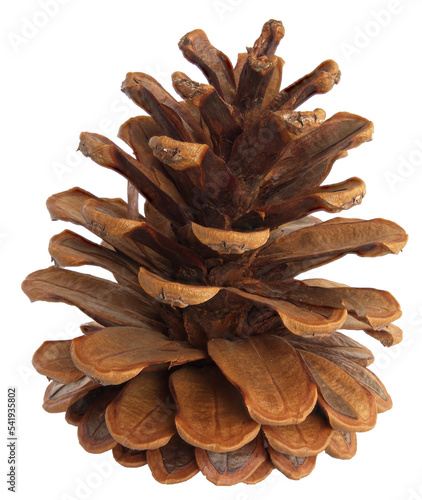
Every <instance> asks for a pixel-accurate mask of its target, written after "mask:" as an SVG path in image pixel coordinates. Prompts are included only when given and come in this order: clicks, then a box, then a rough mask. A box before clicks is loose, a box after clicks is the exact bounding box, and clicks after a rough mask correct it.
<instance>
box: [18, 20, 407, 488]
mask: <svg viewBox="0 0 422 500" xmlns="http://www.w3.org/2000/svg"><path fill="white" fill-rule="evenodd" d="M283 36H284V28H283V25H282V23H281V22H279V21H274V20H270V21H268V22H267V23H266V24H265V25H264V27H263V29H262V33H261V35H260V36H259V38H258V39H257V41H256V42H255V44H254V45H253V47H251V48H248V49H247V52H246V53H242V54H239V58H238V61H237V64H236V66H235V67H234V68H233V66H232V64H231V62H230V60H229V59H228V57H227V56H226V55H224V54H223V53H222V52H220V51H219V50H217V49H216V48H215V47H213V46H212V45H211V43H210V41H209V40H208V38H207V36H206V34H205V33H204V32H203V31H201V30H194V31H192V32H190V33H188V34H187V35H186V36H184V37H183V38H182V39H181V41H180V44H179V47H180V49H181V50H182V52H183V55H184V56H185V57H186V58H187V59H188V60H189V61H191V62H192V63H194V64H195V65H196V66H198V67H199V68H200V69H201V70H202V72H203V73H204V75H205V77H206V79H207V81H208V83H206V84H205V83H197V82H195V81H192V80H191V79H190V78H189V77H188V76H187V75H185V74H183V73H180V72H176V73H174V74H173V76H172V80H173V86H174V89H175V91H176V92H177V94H178V95H180V96H181V98H182V100H181V101H179V100H177V99H175V98H174V97H173V96H172V95H171V94H170V93H168V92H167V91H166V90H164V88H163V87H162V86H161V85H160V84H159V83H158V82H157V81H156V80H154V79H153V78H152V77H151V76H148V75H146V74H144V73H129V74H128V75H127V77H126V80H125V81H124V82H123V88H122V90H123V92H124V93H125V94H126V95H127V96H128V97H129V98H131V99H132V100H133V101H134V102H135V103H136V104H138V105H139V106H140V107H141V108H142V109H143V110H144V111H146V112H147V113H148V115H145V116H144V115H142V116H138V117H135V118H131V119H130V120H129V121H127V122H126V123H124V124H123V125H122V127H121V129H120V133H119V137H120V139H122V140H123V141H125V142H126V143H127V144H128V145H129V146H130V147H131V148H132V149H133V153H134V156H131V155H129V154H127V153H126V152H125V151H124V150H123V149H121V148H120V147H118V146H117V145H115V144H114V143H113V142H112V141H111V140H109V139H107V138H106V137H103V136H101V135H98V134H93V133H85V132H84V133H82V135H81V142H80V148H79V149H80V151H81V152H82V153H83V154H84V155H85V156H87V157H89V158H91V159H92V160H94V162H96V163H98V164H99V165H101V166H103V167H106V168H110V169H112V170H114V171H116V172H118V173H119V174H121V175H123V176H124V177H125V178H126V179H127V180H128V202H125V201H123V200H121V199H106V198H97V196H95V195H94V194H91V193H88V192H86V191H84V190H82V189H80V188H74V189H70V190H69V191H66V192H63V193H59V194H56V195H54V196H52V197H51V198H50V199H49V200H48V209H49V211H50V214H51V217H52V219H53V220H62V221H68V222H72V223H73V224H76V225H80V226H82V227H84V228H87V229H89V230H90V231H92V233H93V234H94V235H96V236H98V237H100V238H101V239H102V243H101V244H97V243H94V242H91V241H88V240H87V239H85V238H83V237H81V236H79V235H78V234H76V233H74V232H71V231H68V230H66V231H64V232H62V233H60V234H58V235H57V236H54V237H53V238H52V240H51V241H50V246H49V251H50V254H51V257H52V259H53V261H54V264H55V266H54V267H50V268H48V269H44V270H40V271H36V272H35V273H33V274H31V275H30V276H28V278H27V279H26V280H25V281H24V283H23V289H24V291H25V293H26V294H27V295H28V296H29V298H30V299H31V301H36V300H44V301H50V302H65V303H67V304H71V305H74V306H76V307H78V308H79V309H81V310H82V311H83V312H84V313H86V314H87V315H88V316H89V317H90V318H91V319H92V322H90V323H87V324H84V325H82V326H81V330H82V332H83V334H84V335H82V336H80V337H77V338H75V339H73V340H72V341H70V340H63V341H47V342H44V343H43V344H42V346H41V347H40V348H39V349H38V350H37V351H36V353H35V355H34V358H33V363H34V366H35V368H36V369H37V370H38V372H40V373H41V374H43V375H45V376H47V377H48V378H49V379H51V383H50V385H49V386H48V388H47V391H46V394H45V399H44V408H45V410H47V411H48V412H53V413H55V412H65V418H66V420H67V422H69V423H70V424H72V425H76V426H77V427H78V438H79V442H80V444H81V445H82V446H83V447H84V448H85V449H86V450H87V451H89V452H91V453H102V452H105V451H107V450H111V449H112V450H113V455H114V458H115V459H116V460H117V462H119V463H121V464H122V465H124V466H126V467H139V466H142V465H145V464H148V465H149V467H150V469H151V472H152V474H153V476H154V478H155V479H156V480H157V481H160V482H162V483H167V484H169V483H177V482H181V481H185V480H187V479H189V478H191V477H192V476H194V475H195V474H196V473H197V472H198V471H201V472H202V473H203V474H204V475H205V476H206V477H207V479H209V480H210V481H211V482H213V483H215V484H217V485H231V484H235V483H238V482H245V483H248V484H254V483H257V482H259V481H261V480H263V479H264V478H265V477H266V476H267V475H268V474H269V473H270V472H271V471H272V470H273V469H274V468H276V469H278V470H279V471H281V472H282V473H283V474H285V475H286V476H287V477H289V478H291V479H300V478H302V477H304V476H306V475H308V474H309V473H310V472H311V471H312V470H313V468H314V466H315V462H316V457H317V455H318V454H319V453H321V452H323V451H325V452H326V453H328V454H329V455H331V456H332V457H335V458H340V459H347V458H351V457H352V456H353V455H354V454H355V452H356V433H357V432H365V431H368V430H370V429H372V428H373V427H374V426H375V423H376V419H377V413H380V412H384V411H386V410H388V409H389V408H390V407H391V399H390V397H389V395H388V393H387V391H386V389H385V387H384V386H383V384H382V383H381V381H380V380H379V379H378V378H377V377H376V376H375V375H374V374H373V373H372V372H371V371H370V370H369V369H368V368H367V367H368V365H370V363H371V362H372V361H373V355H372V353H371V352H370V350H368V349H367V348H366V347H364V346H363V345H361V344H360V343H358V342H356V341H355V340H352V339H351V338H349V337H347V336H346V335H344V334H343V333H340V332H339V331H338V330H340V329H341V330H363V331H364V332H365V333H367V334H369V335H370V336H372V337H375V338H376V339H378V340H379V341H381V342H382V343H383V344H384V345H386V346H391V345H393V344H395V343H397V342H399V341H400V340H401V337H402V332H401V331H400V329H399V328H398V327H397V326H395V325H394V324H393V322H394V321H395V320H397V319H398V318H399V317H400V315H401V312H400V307H399V304H398V303H397V301H396V300H395V299H394V297H393V296H392V295H391V294H390V293H388V292H386V291H382V290H376V289H372V288H352V287H349V286H347V285H344V284H340V283H335V282H332V281H327V280H324V279H298V276H299V275H301V274H302V273H304V272H305V271H307V270H309V269H313V268H316V267H319V266H322V265H324V264H326V263H329V262H331V261H334V260H336V259H339V258H340V257H342V256H344V255H346V254H352V253H353V254H357V255H358V256H361V257H376V256H381V255H385V254H389V253H395V254H397V253H398V252H399V251H400V250H401V249H402V248H403V247H404V245H405V244H406V241H407V235H406V233H405V232H404V231H403V229H402V228H400V227H399V226H398V225H396V224H395V223H393V222H390V221H388V220H384V219H374V220H361V219H351V218H342V217H335V218H332V219H331V220H328V221H326V222H322V221H321V220H319V219H317V218H315V217H313V216H311V215H310V214H311V213H313V212H316V211H325V212H329V213H338V212H340V211H342V210H347V209H349V208H351V207H353V206H354V205H356V204H359V203H360V202H361V201H362V198H363V197H364V195H365V184H364V182H363V181H362V180H361V179H358V178H356V177H352V178H350V179H347V180H345V181H344V182H340V183H338V184H325V185H321V184H322V183H323V182H324V180H325V179H326V177H327V176H328V174H329V172H330V170H331V168H332V166H333V164H334V162H335V161H336V160H337V159H340V158H342V157H344V156H346V155H347V151H348V150H349V149H352V148H355V147H357V146H359V145H360V144H361V143H363V142H366V141H369V140H371V135H372V131H373V125H372V123H371V122H370V121H368V120H366V119H365V118H362V117H360V116H357V115H353V114H350V113H346V112H341V113H337V114H335V115H334V116H332V117H331V118H328V119H326V117H325V113H324V111H323V110H322V109H315V110H314V111H296V109H297V108H298V107H300V106H302V104H304V103H305V102H306V101H307V100H308V99H309V98H310V97H312V96H313V95H315V94H321V93H325V92H328V91H329V90H330V89H331V88H332V87H333V86H334V85H335V84H337V83H338V82H339V79H340V71H339V69H338V67H337V64H336V63H335V62H334V61H331V60H329V61H325V62H323V63H322V64H321V65H319V66H318V67H317V68H316V69H315V70H313V71H312V72H311V73H309V74H308V75H306V76H304V77H303V78H301V79H300V80H298V81H297V82H295V83H293V84H291V85H290V86H288V87H286V88H284V89H283V90H281V91H280V83H281V76H282V69H283V64H284V61H283V60H282V59H281V58H280V57H278V56H276V55H275V51H276V48H277V46H278V44H279V42H280V40H281V38H282V37H283ZM139 194H141V195H142V196H143V197H144V198H145V199H146V202H145V215H140V213H139V210H138V198H139ZM83 265H95V266H100V267H102V268H105V269H106V270H108V271H110V273H111V274H112V276H113V277H114V280H113V281H107V280H105V279H100V278H98V277H94V276H91V275H89V274H82V273H79V272H75V271H72V270H67V269H66V268H68V267H79V266H83Z"/></svg>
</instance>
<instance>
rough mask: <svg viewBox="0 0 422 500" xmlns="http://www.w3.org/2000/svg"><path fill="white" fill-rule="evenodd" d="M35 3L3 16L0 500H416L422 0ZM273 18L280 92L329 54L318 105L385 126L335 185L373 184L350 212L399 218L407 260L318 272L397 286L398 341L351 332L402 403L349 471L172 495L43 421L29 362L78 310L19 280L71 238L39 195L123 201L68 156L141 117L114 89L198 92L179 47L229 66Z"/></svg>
mask: <svg viewBox="0 0 422 500" xmlns="http://www.w3.org/2000/svg"><path fill="white" fill-rule="evenodd" d="M41 4H42V1H40V0H36V1H29V0H20V1H19V2H11V1H9V2H6V1H4V2H2V3H1V7H0V19H1V38H0V40H1V42H0V49H1V51H2V54H1V61H2V76H1V80H0V85H1V87H2V88H1V93H0V99H1V115H2V116H1V121H0V123H1V125H0V126H1V128H2V130H1V140H2V147H1V163H2V165H1V176H2V179H1V183H0V189H1V197H0V199H1V202H2V212H1V213H2V216H1V220H0V259H1V260H0V262H1V265H2V273H1V286H2V291H1V293H2V301H1V305H2V349H1V357H2V360H1V367H2V372H3V373H2V389H1V392H0V399H1V400H2V401H3V402H2V405H1V408H2V418H1V419H0V441H1V443H2V445H1V451H0V456H1V464H2V469H1V470H2V476H1V479H0V483H1V484H0V491H1V495H2V498H6V497H5V496H3V494H6V495H7V498H9V497H10V498H19V499H21V500H27V499H30V498H38V497H39V498H43V499H45V500H66V499H67V500H69V499H84V498H85V499H88V498H90V499H100V498H101V499H102V500H108V499H115V498H125V499H132V498H133V499H135V498H136V499H140V498H147V497H149V496H150V495H152V496H153V498H158V499H161V498H163V499H164V498H168V497H169V496H171V498H173V499H174V500H177V499H179V498H180V499H182V498H183V499H184V500H186V499H190V498H197V497H198V495H200V497H201V499H202V500H208V499H211V498H214V497H215V495H216V494H218V495H219V496H220V497H221V498H222V499H233V500H249V499H257V500H259V499H264V498H265V499H278V498H295V499H307V498H320V497H321V498H324V499H325V500H334V499H338V498H342V499H343V500H349V499H350V500H351V499H353V500H355V499H356V498H359V499H361V500H367V499H368V500H369V499H373V498H382V499H383V500H415V499H419V500H420V499H422V460H421V457H420V449H421V445H422V437H421V432H420V425H421V410H422V403H421V376H422V364H421V361H420V360H421V357H422V340H421V338H420V337H421V333H422V297H421V296H420V292H419V290H420V288H419V282H420V279H421V266H420V259H419V256H420V249H421V246H420V244H421V236H420V217H419V210H420V209H419V206H420V205H419V203H420V198H421V195H420V192H421V189H420V186H421V182H422V174H421V171H420V170H421V165H422V130H421V125H420V124H421V112H422V106H421V95H420V87H421V83H420V82H421V77H422V69H421V48H422V31H421V29H420V22H421V21H420V20H421V18H422V5H421V2H420V0H414V1H411V0H396V1H394V2H389V1H388V0H353V1H347V2H344V1H343V2H340V1H338V0H332V1H330V0H319V1H314V0H301V1H300V2H293V1H285V0H277V1H273V0H272V1H264V0H261V1H259V2H258V1H254V0H243V1H242V0H204V1H201V2H200V1H195V2H194V1H191V0H185V1H183V2H176V1H170V0H165V1H156V2H142V1H140V0H138V1H136V0H120V1H118V2H117V1H116V2H112V1H104V0H86V1H82V0H67V1H65V0H62V1H60V2H59V0H51V1H50V5H52V4H55V5H56V8H54V9H53V8H52V7H51V9H52V10H51V9H50V13H49V14H48V15H46V14H43V12H44V10H43V8H42V6H41ZM386 12H389V13H388V14H386ZM270 18H275V19H281V20H282V21H283V23H284V26H285V28H286V36H285V38H284V40H283V41H282V42H281V44H280V47H279V50H278V55H280V56H281V57H283V59H284V60H285V61H286V64H285V67H284V79H283V83H284V85H285V86H286V85H288V84H290V83H291V82H293V81H294V80H296V79H297V78H299V77H301V76H302V75H303V74H305V73H308V72H309V71H311V70H312V69H314V68H315V67H316V66H317V65H318V64H319V63H320V62H322V61H323V60H325V59H328V58H333V59H335V60H336V61H337V62H338V63H339V65H340V68H341V70H342V80H341V82H340V84H339V85H338V86H336V87H335V89H334V90H332V91H331V92H330V93H329V94H326V95H323V96H318V97H315V98H314V99H312V102H308V103H307V107H308V108H309V109H314V108H316V107H323V108H324V109H325V110H326V111H327V115H328V116H330V115H332V114H334V113H335V112H337V111H350V112H353V113H357V114H361V115H363V116H365V117H367V118H370V119H371V120H373V121H374V122H375V134H374V141H373V142H371V143H369V144H365V145H363V146H361V147H360V148H359V149H357V150H353V151H351V153H350V155H349V157H348V158H346V159H343V160H340V161H339V162H337V163H336V165H335V167H334V169H333V173H332V174H331V176H330V178H329V181H333V182H336V181H340V180H343V179H346V178H348V177H352V176H358V177H361V178H363V179H364V180H365V181H366V183H367V188H368V194H367V197H366V198H365V200H364V202H363V204H362V205H361V206H360V207H357V208H355V209H353V210H352V212H349V213H346V214H344V215H345V216H350V217H361V218H368V219H369V218H373V217H384V218H388V219H392V220H394V221H396V222H398V223H399V224H401V225H402V226H403V227H404V228H405V229H406V230H407V231H408V233H410V237H411V238H410V242H409V244H408V246H407V247H406V248H405V251H404V253H402V254H400V255H399V256H387V257H384V258H382V259H362V258H359V257H357V256H350V257H346V258H343V259H341V260H340V261H337V262H336V263H333V264H330V265H328V266H326V267H325V268H324V269H319V270H317V271H314V272H313V275H314V276H320V277H325V278H328V279H333V280H336V281H340V282H344V283H347V284H349V285H353V286H369V287H378V288H381V289H387V290H390V291H391V292H392V293H393V294H394V295H395V296H396V297H397V298H398V299H399V301H400V302H401V303H402V306H403V312H404V315H403V318H402V319H401V320H400V322H399V325H400V326H401V327H402V328H403V329H404V331H405V341H404V342H403V343H402V344H401V345H399V346H397V347H393V348H391V349H387V348H384V347H382V346H379V345H378V343H377V342H375V341H374V340H373V339H370V338H366V337H365V335H364V334H363V333H357V334H356V338H358V339H359V340H361V341H362V342H364V343H366V344H367V345H368V346H369V347H370V348H371V349H373V351H374V352H375V354H376V355H377V361H376V363H375V365H374V370H375V371H376V373H377V374H378V375H379V376H380V377H381V378H382V380H383V381H384V383H385V384H386V386H387V388H388V389H389V391H390V393H391V395H392V397H393V400H394V408H393V409H392V410H391V411H389V412H387V413H385V414H382V415H380V417H379V421H378V424H377V426H376V428H375V430H373V431H371V432H369V433H367V434H361V435H359V438H358V453H357V456H356V457H355V458H354V459H352V460H351V461H349V462H344V461H339V460H334V459H331V458H330V457H328V456H325V455H322V456H320V458H319V459H318V461H317V467H316V469H315V471H314V472H313V473H312V474H311V476H309V477H308V478H305V479H303V480H301V481H299V482H294V481H290V480H288V479H287V478H285V477H284V476H283V475H281V474H279V473H278V472H276V471H275V472H273V473H272V475H271V476H270V478H269V479H268V480H266V482H264V483H261V484H259V485H257V486H253V487H250V486H249V487H248V486H246V485H238V486H234V487H230V488H224V487H221V488H217V487H215V486H213V485H212V484H211V483H209V482H208V481H207V480H206V479H205V478H204V477H203V476H202V475H201V474H198V475H197V476H196V477H195V478H194V479H192V480H191V481H189V482H188V483H184V484H181V485H177V486H162V485H160V484H158V483H156V482H155V481H154V480H153V479H152V477H151V475H150V472H149V470H148V468H147V467H144V468H142V469H134V470H131V469H125V468H122V467H120V466H118V465H117V464H116V465H115V464H114V463H113V461H112V459H111V453H107V454H104V455H97V456H96V455H89V454H87V453H86V452H85V451H83V450H82V448H81V447H80V446H79V444H78V442H77V437H76V428H74V427H71V426H68V425H67V424H66V423H65V422H64V419H63V415H62V414H58V415H49V414H47V413H45V412H44V411H43V410H42V408H41V402H42V397H43V393H44V389H45V387H46V384H47V382H46V380H45V379H44V378H43V377H41V376H40V375H38V374H36V373H35V371H34V370H33V369H32V367H31V356H32V353H33V351H34V350H35V349H36V348H37V347H38V346H39V345H40V344H41V343H42V342H43V341H44V340H46V339H61V338H72V337H74V336H76V335H78V329H77V328H78V325H79V324H80V323H81V322H83V321H84V316H83V315H82V313H80V312H79V311H78V310H76V309H74V308H71V307H69V306H65V305H62V304H46V303H36V304H33V305H30V303H29V301H28V299H27V298H26V296H24V294H23V293H22V292H21V290H20V282H21V281H22V280H23V279H24V277H25V276H26V275H27V274H28V273H30V272H32V271H34V270H36V269H39V268H43V267H47V266H49V265H50V262H49V255H48V252H47V245H48V240H49V238H50V237H51V236H52V235H53V234H55V233H58V232H60V231H61V230H63V229H64V227H65V225H64V224H62V223H58V222H56V223H53V222H50V220H49V216H48V213H47V210H46V209H45V199H46V198H47V197H48V196H49V195H50V194H52V193H54V192H59V191H63V190H65V189H68V188H71V187H73V186H81V187H83V188H84V189H87V190H89V191H91V192H94V193H95V194H96V195H98V196H110V197H116V196H124V195H125V183H124V181H123V179H122V178H120V177H118V176H117V175H116V174H113V173H112V172H110V171H108V170H105V169H102V168H101V167H99V166H97V165H95V164H93V163H91V162H90V161H89V160H87V159H85V158H83V157H82V156H81V155H79V154H76V153H74V152H75V150H76V148H77V144H78V135H79V133H80V131H82V130H89V131H100V132H101V133H103V134H105V135H108V136H109V137H111V138H114V137H115V135H116V133H117V129H118V126H119V125H120V123H122V122H123V121H125V120H126V119H127V118H129V117H130V116H131V115H136V114H142V113H139V109H137V108H136V107H135V106H134V105H133V104H132V103H130V102H129V100H128V99H127V98H126V97H125V96H124V95H123V94H122V93H121V92H120V84H121V81H122V80H123V79H124V77H125V74H126V72H127V71H143V72H147V73H150V74H152V75H153V76H154V77H155V78H156V79H158V80H159V81H160V83H162V84H163V85H165V86H166V87H167V88H171V80H170V75H171V73H172V72H173V71H176V70H181V71H184V72H186V73H188V74H189V75H190V76H191V77H192V78H193V79H199V80H200V81H203V77H202V75H201V74H200V72H199V70H197V69H196V68H194V67H193V66H191V65H190V64H189V63H187V62H186V61H185V60H184V59H183V56H182V54H181V53H180V52H179V50H178V48H177V42H178V41H179V39H180V37H181V36H182V35H184V34H185V33H186V32H188V31H190V30H192V29H195V28H202V29H204V30H205V31H206V32H207V33H208V36H209V38H210V40H211V42H212V43H213V44H214V45H215V46H217V47H218V48H220V49H222V50H223V51H224V52H226V53H227V54H228V55H229V57H230V58H232V60H234V61H235V60H236V55H237V52H243V51H244V48H245V46H246V45H248V46H250V45H251V44H253V42H254V41H255V39H256V38H257V36H258V35H259V33H260V30H261V26H262V24H263V23H264V22H265V21H266V20H268V19H270ZM31 26H32V28H31ZM365 33H366V34H365ZM71 229H72V228H71ZM8 386H17V388H18V410H19V417H18V428H19V447H18V452H19V462H18V467H19V469H18V493H17V494H15V495H14V496H13V493H9V492H7V489H6V476H5V468H6V455H7V451H6V419H5V414H6V388H7V387H8ZM3 471H4V472H3Z"/></svg>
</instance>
